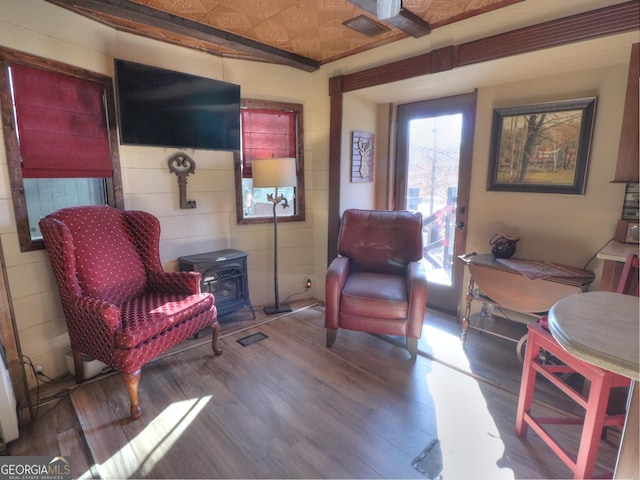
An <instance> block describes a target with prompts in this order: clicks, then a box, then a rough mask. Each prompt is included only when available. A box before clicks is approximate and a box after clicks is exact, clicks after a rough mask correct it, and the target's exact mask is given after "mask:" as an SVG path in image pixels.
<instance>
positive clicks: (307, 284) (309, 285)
mask: <svg viewBox="0 0 640 480" xmlns="http://www.w3.org/2000/svg"><path fill="white" fill-rule="evenodd" d="M304 287H305V288H306V289H307V290H309V289H310V288H311V279H310V278H307V281H306V282H305V284H304Z"/></svg>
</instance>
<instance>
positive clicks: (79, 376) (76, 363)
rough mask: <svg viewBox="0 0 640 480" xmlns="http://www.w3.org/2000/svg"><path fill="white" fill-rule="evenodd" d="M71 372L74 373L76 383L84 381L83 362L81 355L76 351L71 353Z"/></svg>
mask: <svg viewBox="0 0 640 480" xmlns="http://www.w3.org/2000/svg"><path fill="white" fill-rule="evenodd" d="M73 370H74V372H75V377H76V383H78V384H79V383H82V381H83V380H84V362H83V361H82V353H80V352H78V351H77V350H74V351H73Z"/></svg>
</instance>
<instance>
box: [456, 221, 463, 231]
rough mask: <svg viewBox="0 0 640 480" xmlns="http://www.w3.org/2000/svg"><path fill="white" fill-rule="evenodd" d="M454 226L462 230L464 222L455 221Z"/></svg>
mask: <svg viewBox="0 0 640 480" xmlns="http://www.w3.org/2000/svg"><path fill="white" fill-rule="evenodd" d="M456 228H457V229H458V230H464V222H460V223H456Z"/></svg>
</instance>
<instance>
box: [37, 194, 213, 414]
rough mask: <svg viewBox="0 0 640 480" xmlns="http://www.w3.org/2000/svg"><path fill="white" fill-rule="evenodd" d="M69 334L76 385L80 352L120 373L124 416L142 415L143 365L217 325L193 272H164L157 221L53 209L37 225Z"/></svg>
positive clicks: (100, 209) (91, 209)
mask: <svg viewBox="0 0 640 480" xmlns="http://www.w3.org/2000/svg"><path fill="white" fill-rule="evenodd" d="M40 229H41V231H42V235H43V237H44V241H45V245H46V248H47V252H48V254H49V260H50V263H51V266H52V268H53V273H54V276H55V279H56V282H57V284H58V292H59V294H60V301H61V303H62V309H63V312H64V315H65V320H66V323H67V329H68V331H69V337H70V340H71V349H72V351H73V357H74V367H75V375H76V382H77V383H80V382H82V381H83V377H82V375H83V370H84V368H83V364H82V354H85V355H88V356H90V357H93V358H95V359H97V360H100V361H101V362H104V363H106V364H107V365H110V366H111V367H113V368H114V369H116V370H119V371H120V372H121V374H122V378H123V380H124V383H125V384H126V386H127V389H128V391H129V397H130V399H131V409H130V415H131V418H133V419H137V418H139V417H140V415H141V414H142V410H141V409H140V404H139V401H138V384H139V382H140V372H141V368H142V366H143V365H145V364H147V363H148V362H149V361H151V360H153V359H154V358H156V357H158V356H160V355H162V354H163V353H164V352H166V351H167V350H169V349H170V348H172V347H173V346H175V345H177V344H178V343H180V342H182V341H183V340H185V339H186V338H188V337H190V336H192V335H193V334H195V333H197V332H199V331H200V330H202V329H203V328H205V327H207V326H211V327H213V337H212V348H213V351H214V353H215V354H216V355H218V354H220V353H222V351H221V350H220V349H219V348H218V347H217V344H216V343H217V338H218V333H219V331H220V326H219V324H218V322H217V319H216V317H217V314H216V307H215V304H214V298H213V295H212V294H211V293H201V292H200V274H199V273H197V272H164V271H163V269H162V265H161V264H160V254H159V239H160V223H159V222H158V219H157V218H155V217H154V216H153V215H151V214H149V213H145V212H139V211H124V212H122V211H120V210H117V209H115V208H111V207H107V206H86V207H74V208H65V209H62V210H58V211H57V212H54V213H52V214H50V215H47V216H46V217H45V218H43V219H42V220H41V221H40Z"/></svg>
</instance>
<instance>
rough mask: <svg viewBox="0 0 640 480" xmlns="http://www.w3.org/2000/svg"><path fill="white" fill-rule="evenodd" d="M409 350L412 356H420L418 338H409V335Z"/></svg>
mask: <svg viewBox="0 0 640 480" xmlns="http://www.w3.org/2000/svg"><path fill="white" fill-rule="evenodd" d="M407 350H409V353H410V354H411V358H416V357H417V356H418V339H417V338H409V337H407Z"/></svg>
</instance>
